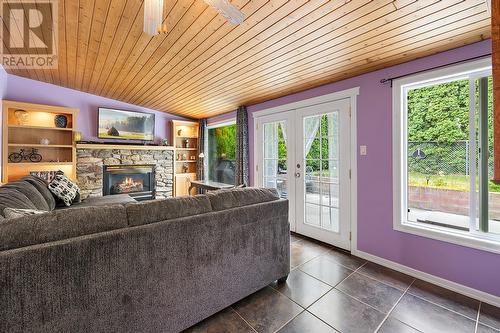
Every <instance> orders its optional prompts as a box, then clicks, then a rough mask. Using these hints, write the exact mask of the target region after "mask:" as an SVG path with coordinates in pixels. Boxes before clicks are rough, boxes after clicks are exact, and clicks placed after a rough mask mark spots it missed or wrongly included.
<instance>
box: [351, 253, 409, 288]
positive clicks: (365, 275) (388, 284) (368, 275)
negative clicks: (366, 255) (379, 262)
mask: <svg viewBox="0 0 500 333" xmlns="http://www.w3.org/2000/svg"><path fill="white" fill-rule="evenodd" d="M367 263H372V264H374V262H373V261H367ZM388 269H390V268H388ZM396 272H397V271H396ZM398 273H400V272H398ZM358 274H361V275H363V276H364V277H367V278H370V279H372V280H375V281H377V282H380V283H382V284H383V285H385V286H387V287H391V288H394V289H397V290H399V291H402V292H406V290H405V289H400V288H398V287H396V286H395V285H392V284H390V283H388V282H385V281H382V280H379V279H377V278H376V277H375V276H372V275H370V274H368V273H363V272H361V271H360V272H358ZM401 274H404V273H401ZM404 275H406V276H409V277H410V278H411V279H413V280H412V282H411V283H413V281H414V280H416V278H414V277H413V276H410V275H407V274H404Z"/></svg>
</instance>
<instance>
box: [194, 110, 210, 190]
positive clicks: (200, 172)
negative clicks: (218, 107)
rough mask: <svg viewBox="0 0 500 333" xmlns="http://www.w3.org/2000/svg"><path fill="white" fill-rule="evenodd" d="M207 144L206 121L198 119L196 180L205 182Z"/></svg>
mask: <svg viewBox="0 0 500 333" xmlns="http://www.w3.org/2000/svg"><path fill="white" fill-rule="evenodd" d="M207 144H208V137H207V119H200V122H199V128H198V155H197V157H198V163H197V164H196V179H198V180H205V176H208V175H207V174H206V170H207V166H206V164H207V162H206V160H207V158H206V157H207V156H206V155H207V149H206V148H207ZM200 156H202V157H200Z"/></svg>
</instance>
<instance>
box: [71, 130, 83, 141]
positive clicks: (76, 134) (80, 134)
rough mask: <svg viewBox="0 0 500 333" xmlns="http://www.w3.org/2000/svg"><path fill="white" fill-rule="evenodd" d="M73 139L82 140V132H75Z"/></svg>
mask: <svg viewBox="0 0 500 333" xmlns="http://www.w3.org/2000/svg"><path fill="white" fill-rule="evenodd" d="M73 140H75V141H82V132H79V131H75V132H74V133H73Z"/></svg>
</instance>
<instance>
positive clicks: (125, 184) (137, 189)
mask: <svg viewBox="0 0 500 333" xmlns="http://www.w3.org/2000/svg"><path fill="white" fill-rule="evenodd" d="M115 194H129V195H130V196H132V197H135V198H136V199H137V198H143V199H152V198H154V169H153V166H147V165H140V166H136V165H119V166H106V167H105V169H104V182H103V195H115Z"/></svg>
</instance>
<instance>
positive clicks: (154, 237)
mask: <svg viewBox="0 0 500 333" xmlns="http://www.w3.org/2000/svg"><path fill="white" fill-rule="evenodd" d="M0 193H1V191H0ZM1 201H2V198H1V194H0V204H1ZM289 242H290V240H289V224H288V202H287V201H286V200H283V199H279V198H278V196H277V193H276V192H274V191H272V190H266V189H256V188H246V189H234V190H225V191H218V192H212V193H208V194H206V195H199V196H194V197H182V198H171V199H163V200H153V201H146V202H129V203H119V204H112V205H104V206H86V207H75V208H73V209H65V210H54V211H52V212H47V213H44V214H39V215H31V216H27V217H22V218H17V219H11V220H4V221H2V222H0V332H178V331H181V330H183V329H185V328H188V327H190V326H191V325H193V324H195V323H197V322H199V321H201V320H203V319H204V318H206V317H208V316H210V315H212V314H214V313H216V312H218V311H220V310H222V309H224V308H225V307H227V306H229V305H231V304H232V303H234V302H236V301H238V300H240V299H242V298H244V297H246V296H247V295H249V294H251V293H253V292H255V291H257V290H259V289H261V288H263V287H265V286H266V285H268V284H269V283H271V282H272V281H274V280H277V279H283V278H285V279H286V276H287V275H288V273H289V270H290V252H289V251H290V244H289Z"/></svg>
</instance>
